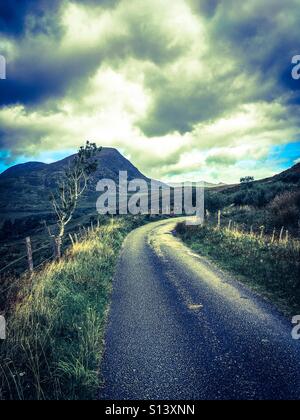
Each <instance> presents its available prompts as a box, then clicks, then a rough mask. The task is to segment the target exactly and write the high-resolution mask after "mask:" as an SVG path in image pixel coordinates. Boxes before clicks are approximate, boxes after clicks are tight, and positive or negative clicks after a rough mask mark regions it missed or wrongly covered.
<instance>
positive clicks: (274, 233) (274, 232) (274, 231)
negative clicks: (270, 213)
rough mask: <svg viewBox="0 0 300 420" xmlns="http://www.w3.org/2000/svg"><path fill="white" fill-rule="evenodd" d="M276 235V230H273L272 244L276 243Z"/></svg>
mask: <svg viewBox="0 0 300 420" xmlns="http://www.w3.org/2000/svg"><path fill="white" fill-rule="evenodd" d="M275 235H276V228H274V229H273V235H272V240H271V243H272V244H273V243H274V241H275Z"/></svg>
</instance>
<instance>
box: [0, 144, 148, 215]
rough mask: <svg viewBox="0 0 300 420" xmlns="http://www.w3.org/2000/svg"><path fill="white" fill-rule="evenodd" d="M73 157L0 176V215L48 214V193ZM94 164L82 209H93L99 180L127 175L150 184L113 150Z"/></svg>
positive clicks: (21, 167) (105, 151) (27, 165)
mask: <svg viewBox="0 0 300 420" xmlns="http://www.w3.org/2000/svg"><path fill="white" fill-rule="evenodd" d="M74 156H75V155H73V156H69V157H67V158H65V159H63V160H61V161H58V162H55V163H51V164H45V163H39V162H28V163H24V164H22V165H16V166H13V167H11V168H9V169H8V170H6V171H5V172H3V173H2V174H1V175H0V212H1V213H2V214H5V213H7V214H8V213H24V212H29V213H35V212H45V211H46V212H47V211H49V210H50V208H49V193H50V191H51V190H52V189H53V188H55V186H56V185H57V182H58V180H59V178H60V177H61V176H62V175H63V173H64V169H65V168H67V167H68V165H69V164H70V162H71V161H72V159H74ZM97 160H98V170H97V172H96V173H95V174H94V175H93V178H92V180H91V184H90V187H89V191H88V193H87V195H86V197H85V199H84V200H83V202H82V204H81V206H83V207H85V206H88V207H90V206H91V205H95V203H96V199H97V192H96V184H97V182H98V181H99V180H100V179H103V178H109V179H113V180H115V181H117V180H118V174H119V171H127V172H128V179H134V178H141V179H145V180H146V181H148V182H149V181H150V180H149V179H148V178H147V177H145V176H144V175H143V174H142V173H141V172H140V171H139V170H138V169H137V168H136V167H135V166H133V165H132V163H131V162H129V160H127V159H126V158H125V157H124V156H122V155H121V153H119V152H118V151H117V150H116V149H112V148H103V150H102V151H101V153H99V155H98V156H97Z"/></svg>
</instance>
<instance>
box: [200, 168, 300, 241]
mask: <svg viewBox="0 0 300 420" xmlns="http://www.w3.org/2000/svg"><path fill="white" fill-rule="evenodd" d="M205 206H206V209H207V210H208V211H209V212H210V213H211V215H212V217H214V215H215V214H216V213H217V212H218V210H222V214H223V216H224V217H225V218H226V219H227V224H228V221H229V220H232V221H235V222H237V223H239V224H243V225H244V226H245V227H247V228H248V230H250V228H251V227H252V228H253V230H256V231H259V230H260V228H261V226H264V228H265V231H266V232H268V233H270V234H272V232H273V230H274V228H275V229H277V231H278V230H280V229H281V228H282V227H284V228H285V229H288V230H289V232H290V233H291V234H293V235H294V236H296V237H299V229H300V164H297V165H295V166H294V167H292V168H291V169H289V170H288V171H285V172H283V173H281V174H279V175H276V176H274V177H273V178H268V179H265V180H261V181H255V182H250V183H245V184H240V185H236V186H232V187H228V188H225V189H223V190H219V191H214V190H209V191H206V200H205Z"/></svg>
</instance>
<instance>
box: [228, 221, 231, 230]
mask: <svg viewBox="0 0 300 420" xmlns="http://www.w3.org/2000/svg"><path fill="white" fill-rule="evenodd" d="M231 224H232V220H229V223H228V230H231Z"/></svg>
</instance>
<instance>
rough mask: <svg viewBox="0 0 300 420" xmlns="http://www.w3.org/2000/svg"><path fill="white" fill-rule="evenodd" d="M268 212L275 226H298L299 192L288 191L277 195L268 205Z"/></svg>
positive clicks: (299, 218)
mask: <svg viewBox="0 0 300 420" xmlns="http://www.w3.org/2000/svg"><path fill="white" fill-rule="evenodd" d="M268 210H269V211H270V213H271V217H272V219H273V221H274V225H275V226H277V227H280V226H286V227H288V226H292V227H296V226H298V222H299V220H300V192H290V191H288V192H285V193H283V194H280V195H277V196H276V197H275V198H274V200H273V201H272V202H271V204H270V205H269V208H268Z"/></svg>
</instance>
